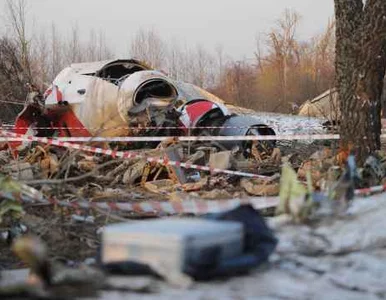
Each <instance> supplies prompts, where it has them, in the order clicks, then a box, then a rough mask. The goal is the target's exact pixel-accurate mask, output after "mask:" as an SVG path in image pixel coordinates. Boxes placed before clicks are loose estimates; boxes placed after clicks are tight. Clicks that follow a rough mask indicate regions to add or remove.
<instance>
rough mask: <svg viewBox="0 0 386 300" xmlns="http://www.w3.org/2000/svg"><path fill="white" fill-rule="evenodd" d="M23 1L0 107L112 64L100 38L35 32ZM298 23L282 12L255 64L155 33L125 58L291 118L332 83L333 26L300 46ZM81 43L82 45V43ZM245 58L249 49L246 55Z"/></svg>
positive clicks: (10, 108) (13, 15)
mask: <svg viewBox="0 0 386 300" xmlns="http://www.w3.org/2000/svg"><path fill="white" fill-rule="evenodd" d="M29 5H33V4H32V3H27V2H26V1H25V0H16V1H7V2H6V7H4V10H3V11H4V12H5V13H4V14H5V22H6V28H7V31H6V34H4V35H3V36H2V37H1V38H0V100H2V101H8V102H23V100H24V98H25V94H26V92H27V89H26V84H27V83H32V84H34V85H35V86H37V87H38V88H39V89H41V90H44V89H45V88H46V86H47V85H48V84H49V83H50V82H51V81H52V79H53V78H54V77H55V75H56V74H57V73H58V72H59V71H60V70H61V69H63V67H65V66H67V65H69V64H70V63H73V62H84V61H96V60H103V59H109V58H116V53H114V49H112V48H111V46H110V44H109V38H108V36H106V35H105V34H104V33H103V32H96V31H93V30H92V31H91V32H89V33H86V32H83V31H82V28H80V27H78V26H77V25H73V26H72V27H70V29H69V30H68V31H66V32H61V31H59V30H58V28H57V26H56V25H55V24H54V23H53V24H51V27H49V28H44V29H39V30H38V29H34V28H39V27H38V26H33V22H32V21H31V20H32V19H33V18H35V17H36V16H32V15H31V14H30V13H29ZM301 21H302V17H301V16H300V15H299V14H298V13H297V12H295V11H290V10H285V11H284V12H283V14H282V17H281V18H280V19H278V20H277V21H276V22H275V23H274V24H267V28H271V29H270V30H269V31H268V32H266V33H259V34H258V33H257V34H256V36H255V37H253V36H251V39H255V42H256V43H255V44H256V47H255V49H253V50H254V57H253V58H246V59H241V60H234V59H231V58H230V57H229V56H228V55H227V53H226V52H225V50H224V48H223V47H222V46H221V41H218V46H217V47H215V49H208V47H206V46H205V45H202V44H198V45H190V44H187V43H186V42H185V41H184V42H180V41H178V40H176V39H173V40H166V39H164V38H163V37H162V36H161V34H160V33H159V32H158V31H157V29H156V28H153V29H141V30H139V31H138V32H136V34H135V35H134V38H133V39H132V40H131V41H129V40H128V41H127V43H128V45H129V47H128V48H129V49H130V51H128V52H129V53H127V57H133V58H137V59H140V60H143V61H146V62H147V63H148V64H150V65H151V66H153V67H154V68H157V69H160V70H163V71H164V72H166V73H168V74H169V75H170V76H172V77H174V78H176V79H180V80H184V81H187V82H191V83H194V84H196V85H198V86H201V87H204V88H207V89H209V90H210V91H212V92H214V93H216V94H217V95H219V96H220V97H222V98H223V99H226V100H227V101H228V102H230V103H234V104H238V105H241V106H247V107H250V108H253V109H256V110H261V111H273V112H282V113H289V112H292V110H293V109H294V108H295V107H296V106H297V105H300V104H301V103H302V102H304V101H305V100H307V99H310V98H313V97H314V96H316V95H318V94H320V93H321V92H323V91H325V90H326V89H328V88H330V87H332V85H333V82H334V47H335V45H334V43H335V36H334V35H335V28H334V21H332V20H331V21H330V22H329V23H328V26H327V28H325V30H324V32H323V33H321V34H319V35H317V36H314V37H310V38H309V39H307V40H301V39H299V38H298V34H297V31H298V27H299V25H300V24H301ZM85 36H86V37H87V38H83V37H85ZM245 50H246V52H247V51H250V50H251V49H245ZM2 107H4V109H3V110H1V118H2V120H3V121H7V122H8V121H10V120H11V119H12V118H13V117H14V115H15V114H16V113H17V111H18V110H20V108H21V107H20V106H17V105H14V104H11V103H8V104H7V103H5V102H3V105H2Z"/></svg>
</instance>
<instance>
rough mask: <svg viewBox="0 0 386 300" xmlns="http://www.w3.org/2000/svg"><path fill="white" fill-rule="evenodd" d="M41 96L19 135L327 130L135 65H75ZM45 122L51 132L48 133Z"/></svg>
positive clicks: (122, 62) (127, 62)
mask: <svg viewBox="0 0 386 300" xmlns="http://www.w3.org/2000/svg"><path fill="white" fill-rule="evenodd" d="M43 98H44V99H43V100H44V105H43V106H41V105H40V106H39V105H36V104H33V103H32V104H31V103H29V104H27V105H26V107H25V109H24V110H23V112H22V113H21V114H20V115H19V117H18V118H17V120H16V124H15V125H16V126H15V127H16V132H17V133H23V134H25V133H27V130H28V127H30V128H35V132H36V134H37V135H40V136H42V135H43V136H46V135H53V134H55V136H59V137H69V136H70V137H80V136H81V137H84V136H86V137H87V136H89V137H92V136H100V137H118V136H141V135H149V134H150V135H151V134H156V135H163V136H175V135H177V136H181V135H188V134H191V135H204V134H206V135H215V136H216V135H225V136H240V135H277V134H291V133H301V132H307V133H320V132H323V131H324V128H323V124H322V123H323V122H322V121H321V120H319V119H310V118H300V117H295V116H286V115H276V114H268V113H256V112H255V111H252V110H249V109H243V108H240V107H235V106H231V105H227V104H225V103H224V101H222V100H221V99H220V98H218V97H216V96H214V95H213V94H210V93H209V92H207V91H205V90H203V89H201V88H199V87H197V86H194V85H192V84H188V83H184V82H179V81H175V80H173V79H171V78H169V77H168V76H167V75H165V74H164V73H162V72H159V71H155V70H151V69H150V68H149V67H148V66H146V65H145V64H143V63H141V62H139V61H136V60H113V61H102V62H95V63H81V64H73V65H71V66H70V67H68V68H65V69H64V70H63V71H62V72H60V73H59V74H58V75H57V77H56V78H55V79H54V81H53V83H52V86H51V87H50V88H49V89H48V90H47V91H46V93H45V94H44V97H43ZM31 107H33V110H34V113H33V114H31V109H32V108H31ZM35 110H36V111H35ZM39 124H40V125H41V124H45V126H44V127H46V129H47V128H50V127H52V128H53V130H52V131H47V130H46V129H45V130H44V131H43V129H41V128H39V127H42V126H39ZM166 127H167V129H166ZM150 128H152V129H150ZM274 142H275V141H273V142H272V143H274ZM272 143H271V144H272ZM250 144H251V143H242V142H233V141H232V142H229V141H228V142H221V145H222V146H223V147H225V148H226V149H232V148H234V147H235V146H238V147H241V148H248V147H250Z"/></svg>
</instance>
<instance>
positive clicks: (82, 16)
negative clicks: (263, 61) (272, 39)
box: [0, 0, 334, 59]
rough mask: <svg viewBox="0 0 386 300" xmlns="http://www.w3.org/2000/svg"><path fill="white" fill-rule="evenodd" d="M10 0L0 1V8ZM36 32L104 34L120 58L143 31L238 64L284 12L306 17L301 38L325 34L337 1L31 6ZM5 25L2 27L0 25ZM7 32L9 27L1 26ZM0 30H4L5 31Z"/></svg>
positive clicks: (55, 0)
mask: <svg viewBox="0 0 386 300" xmlns="http://www.w3.org/2000/svg"><path fill="white" fill-rule="evenodd" d="M4 2H5V0H0V4H1V5H0V8H3V7H4ZM27 2H28V7H29V14H30V16H31V17H34V20H35V21H34V24H35V25H34V26H35V27H47V28H49V27H50V26H51V23H52V22H55V23H56V24H57V26H58V28H59V29H60V30H61V32H66V29H67V28H71V27H72V26H73V25H74V24H77V25H78V26H79V28H81V31H82V34H83V36H85V35H86V34H87V33H88V32H90V30H91V29H95V30H96V31H99V30H103V31H104V32H105V34H106V37H107V39H108V41H109V43H111V45H112V46H113V47H112V48H113V49H115V50H116V52H117V55H123V54H125V53H127V52H128V49H129V41H130V38H131V37H132V36H133V35H134V33H135V32H136V31H137V30H138V29H139V28H155V29H156V30H157V31H158V32H159V33H160V34H161V36H162V37H164V38H167V39H169V38H170V39H172V38H175V39H177V40H180V41H181V42H183V43H187V44H188V45H191V46H194V45H196V44H201V45H203V46H206V47H207V48H208V49H213V48H214V47H215V46H216V45H217V44H222V45H223V47H224V52H226V53H227V54H230V55H231V56H233V58H235V59H241V58H245V57H246V58H249V57H252V53H253V48H254V47H255V36H257V35H258V34H264V33H267V32H268V31H269V30H270V28H272V27H273V26H274V24H275V20H277V19H278V18H279V17H280V15H281V14H282V13H283V11H284V10H285V8H290V9H294V10H296V11H297V12H298V13H300V15H302V17H303V18H302V21H301V26H300V28H299V36H300V37H301V38H304V39H306V38H309V37H311V36H312V35H314V34H317V33H320V32H322V31H323V29H324V28H325V27H326V25H327V22H328V19H329V18H331V17H332V16H333V13H334V5H333V0H136V1H134V0H27ZM0 22H1V21H0ZM1 27H2V28H4V26H1ZM0 30H1V28H0Z"/></svg>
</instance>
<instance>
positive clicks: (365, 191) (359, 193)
mask: <svg viewBox="0 0 386 300" xmlns="http://www.w3.org/2000/svg"><path fill="white" fill-rule="evenodd" d="M385 191H386V184H384V185H378V186H372V187H369V188H364V189H359V190H355V195H357V196H368V195H371V194H378V193H383V192H385Z"/></svg>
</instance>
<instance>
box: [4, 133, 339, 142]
mask: <svg viewBox="0 0 386 300" xmlns="http://www.w3.org/2000/svg"><path fill="white" fill-rule="evenodd" d="M7 136H10V135H8V134H7ZM33 138H35V137H33ZM40 139H43V138H40ZM171 139H174V140H176V141H180V142H198V141H201V142H211V141H276V140H282V141H304V140H305V141H308V140H312V141H316V140H339V139H340V136H339V134H288V135H248V136H244V135H242V136H150V137H147V136H127V137H59V138H55V141H58V142H162V141H168V140H171ZM30 140H31V137H30V136H17V137H15V136H13V137H12V136H11V137H4V136H3V137H0V142H22V141H30Z"/></svg>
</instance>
